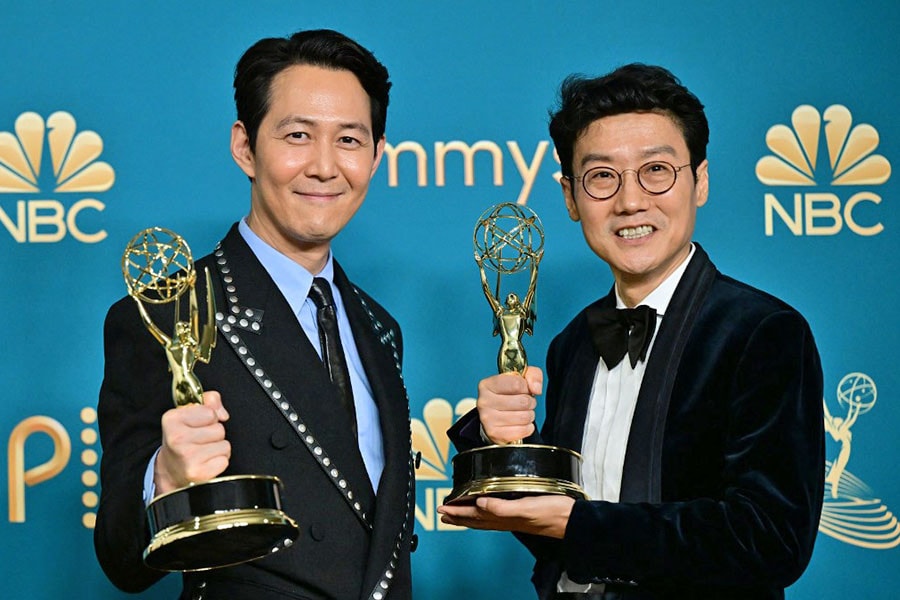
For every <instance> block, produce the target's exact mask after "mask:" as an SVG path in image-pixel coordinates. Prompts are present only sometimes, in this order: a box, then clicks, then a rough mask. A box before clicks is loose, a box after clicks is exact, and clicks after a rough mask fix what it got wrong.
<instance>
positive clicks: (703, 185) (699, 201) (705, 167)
mask: <svg viewBox="0 0 900 600" xmlns="http://www.w3.org/2000/svg"><path fill="white" fill-rule="evenodd" d="M694 197H695V201H694V204H695V206H698V207H699V206H703V205H704V204H706V201H707V199H708V198H709V161H708V160H704V161H703V162H702V163H700V165H699V166H698V167H697V178H696V182H695V183H694Z"/></svg>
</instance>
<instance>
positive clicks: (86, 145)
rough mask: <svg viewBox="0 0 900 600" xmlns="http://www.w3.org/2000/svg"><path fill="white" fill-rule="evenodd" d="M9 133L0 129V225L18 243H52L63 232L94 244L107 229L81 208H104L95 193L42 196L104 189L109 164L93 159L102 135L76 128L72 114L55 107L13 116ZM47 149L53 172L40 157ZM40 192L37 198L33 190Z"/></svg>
mask: <svg viewBox="0 0 900 600" xmlns="http://www.w3.org/2000/svg"><path fill="white" fill-rule="evenodd" d="M14 132H15V133H12V132H9V131H0V224H2V225H3V227H4V228H5V230H6V232H7V233H8V234H9V235H10V236H11V237H12V238H13V239H14V240H15V241H16V242H18V243H20V244H22V243H54V242H59V241H61V240H62V239H63V238H65V237H66V235H71V236H72V237H73V238H74V239H76V240H77V241H79V242H83V243H86V244H93V243H97V242H100V241H102V240H104V239H105V238H106V236H107V233H106V231H105V230H103V229H97V228H96V227H97V223H96V221H97V219H96V217H95V216H89V215H87V214H82V213H84V211H88V210H90V211H97V212H100V211H103V210H104V209H105V208H106V206H105V204H103V202H101V201H100V200H97V199H96V198H78V199H77V200H75V201H74V202H71V201H67V202H65V203H64V202H61V201H60V200H59V199H57V198H52V199H47V198H46V194H47V192H48V190H49V191H52V193H53V195H54V196H55V195H56V194H65V195H67V196H68V195H69V194H84V193H88V192H105V191H107V190H109V189H110V188H111V187H112V185H113V183H114V182H115V179H116V176H115V171H113V168H112V167H111V166H110V165H109V164H107V163H105V162H102V161H98V160H97V159H98V158H99V157H100V155H101V154H102V153H103V140H102V139H101V138H100V136H99V135H98V134H97V133H96V132H94V131H78V130H77V125H76V122H75V117H73V116H72V115H71V114H69V113H67V112H65V111H57V112H55V113H53V114H51V115H50V116H49V117H47V119H46V121H45V120H44V118H43V117H41V115H39V114H37V113H35V112H25V113H22V114H21V115H19V117H18V118H17V119H16V120H15V124H14ZM45 147H46V150H47V151H49V154H50V157H49V158H50V160H49V163H50V165H49V166H50V167H51V170H52V177H51V174H50V173H47V172H46V171H47V169H46V168H45V163H46V162H47V161H46V160H45V158H44V155H45ZM38 194H40V195H41V196H43V197H41V196H39V197H38V198H34V196H35V195H38Z"/></svg>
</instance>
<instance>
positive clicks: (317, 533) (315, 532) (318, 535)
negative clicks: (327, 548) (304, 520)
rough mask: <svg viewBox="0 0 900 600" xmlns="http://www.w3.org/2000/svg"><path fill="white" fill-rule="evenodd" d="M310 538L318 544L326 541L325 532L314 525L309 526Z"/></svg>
mask: <svg viewBox="0 0 900 600" xmlns="http://www.w3.org/2000/svg"><path fill="white" fill-rule="evenodd" d="M309 537H311V538H312V539H314V540H316V541H317V542H321V541H322V540H324V539H325V530H324V529H323V528H322V527H320V526H318V525H316V524H315V523H313V524H312V525H310V526H309Z"/></svg>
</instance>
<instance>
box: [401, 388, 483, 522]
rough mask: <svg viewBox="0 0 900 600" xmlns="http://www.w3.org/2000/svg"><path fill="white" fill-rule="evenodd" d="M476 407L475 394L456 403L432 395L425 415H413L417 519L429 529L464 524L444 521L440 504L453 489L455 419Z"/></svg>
mask: <svg viewBox="0 0 900 600" xmlns="http://www.w3.org/2000/svg"><path fill="white" fill-rule="evenodd" d="M473 408H475V399H474V398H463V399H462V400H460V401H459V402H457V403H456V406H455V407H454V406H452V405H451V404H450V402H448V401H447V400H444V399H443V398H432V399H431V400H429V401H428V402H427V403H426V404H425V407H424V409H423V410H422V419H415V418H414V419H411V423H410V424H411V427H412V449H413V453H414V454H416V456H417V460H416V463H417V465H418V466H417V468H416V520H417V521H418V522H419V525H420V526H421V527H422V529H424V530H425V531H435V530H438V531H452V530H460V529H462V528H461V527H456V526H454V525H448V524H446V523H441V520H440V515H438V513H437V507H438V506H440V505H441V504H443V502H444V498H446V497H447V496H448V495H449V494H450V492H451V490H452V489H453V487H452V485H451V484H450V438H449V437H448V436H447V430H448V429H449V428H450V426H451V425H452V424H453V422H454V421H455V420H456V419H458V418H459V417H461V416H462V415H464V414H466V413H467V412H469V411H470V410H472V409H473Z"/></svg>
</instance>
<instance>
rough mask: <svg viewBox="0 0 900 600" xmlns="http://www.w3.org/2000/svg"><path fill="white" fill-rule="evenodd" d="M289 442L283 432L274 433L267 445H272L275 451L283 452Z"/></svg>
mask: <svg viewBox="0 0 900 600" xmlns="http://www.w3.org/2000/svg"><path fill="white" fill-rule="evenodd" d="M289 442H290V438H289V437H288V436H287V435H285V434H284V432H283V431H276V432H274V433H273V434H272V436H271V437H270V438H269V443H270V444H272V447H273V448H275V449H276V450H284V449H285V448H287V446H288V443H289Z"/></svg>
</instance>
